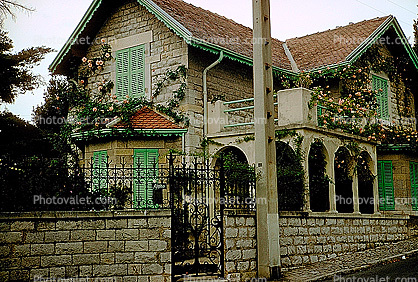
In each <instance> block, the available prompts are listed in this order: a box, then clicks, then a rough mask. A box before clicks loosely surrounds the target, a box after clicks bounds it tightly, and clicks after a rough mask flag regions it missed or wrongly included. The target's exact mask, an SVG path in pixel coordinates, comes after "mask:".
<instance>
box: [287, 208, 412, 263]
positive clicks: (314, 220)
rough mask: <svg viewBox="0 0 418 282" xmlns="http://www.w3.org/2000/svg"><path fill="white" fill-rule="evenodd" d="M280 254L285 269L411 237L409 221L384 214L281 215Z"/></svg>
mask: <svg viewBox="0 0 418 282" xmlns="http://www.w3.org/2000/svg"><path fill="white" fill-rule="evenodd" d="M279 221H280V248H281V249H280V253H281V259H282V260H281V262H282V266H283V267H284V268H291V267H297V266H301V265H302V264H308V263H315V262H318V261H323V260H327V259H330V258H335V257H337V256H338V255H339V254H342V253H348V252H357V251H362V250H365V249H368V248H373V247H376V246H377V245H379V244H380V243H384V242H391V241H399V240H404V239H407V238H409V237H410V235H411V234H410V233H409V232H408V220H407V219H405V218H398V219H396V218H394V217H391V218H384V217H365V216H361V217H357V218H356V217H352V218H351V217H350V218H349V217H341V216H340V217H334V218H333V217H330V216H324V217H309V218H306V217H305V218H304V217H300V216H290V215H287V216H286V215H281V216H280V219H279Z"/></svg>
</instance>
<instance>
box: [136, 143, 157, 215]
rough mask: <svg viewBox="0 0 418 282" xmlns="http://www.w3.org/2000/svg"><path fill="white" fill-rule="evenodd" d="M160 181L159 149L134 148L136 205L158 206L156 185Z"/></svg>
mask: <svg viewBox="0 0 418 282" xmlns="http://www.w3.org/2000/svg"><path fill="white" fill-rule="evenodd" d="M157 182H158V149H135V150H134V207H135V208H151V209H156V208H158V204H157V203H156V201H155V199H154V196H155V195H154V192H155V191H154V188H155V187H154V186H155V184H157Z"/></svg>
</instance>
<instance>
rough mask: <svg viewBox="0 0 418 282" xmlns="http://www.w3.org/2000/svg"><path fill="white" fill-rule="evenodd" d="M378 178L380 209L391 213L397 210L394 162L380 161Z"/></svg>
mask: <svg viewBox="0 0 418 282" xmlns="http://www.w3.org/2000/svg"><path fill="white" fill-rule="evenodd" d="M377 178H378V186H379V208H380V210H384V211H389V210H394V209H395V193H394V187H393V167H392V161H378V164H377Z"/></svg>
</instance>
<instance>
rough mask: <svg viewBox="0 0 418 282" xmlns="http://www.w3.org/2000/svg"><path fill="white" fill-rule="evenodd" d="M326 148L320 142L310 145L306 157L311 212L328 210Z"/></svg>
mask: <svg viewBox="0 0 418 282" xmlns="http://www.w3.org/2000/svg"><path fill="white" fill-rule="evenodd" d="M326 156H327V155H326V149H325V147H324V145H323V144H322V142H320V141H315V142H314V143H312V145H311V149H310V151H309V158H308V170H309V194H310V206H311V210H312V211H313V212H325V211H329V207H330V204H329V179H328V176H327V174H326V167H327V158H326Z"/></svg>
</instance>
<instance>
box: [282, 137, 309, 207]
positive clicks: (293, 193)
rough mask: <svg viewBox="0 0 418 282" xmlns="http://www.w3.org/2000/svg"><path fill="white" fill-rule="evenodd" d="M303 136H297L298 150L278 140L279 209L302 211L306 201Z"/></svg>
mask: <svg viewBox="0 0 418 282" xmlns="http://www.w3.org/2000/svg"><path fill="white" fill-rule="evenodd" d="M302 138H303V137H302V136H296V137H295V140H294V141H295V145H296V151H293V150H292V148H291V147H290V146H289V145H288V144H287V143H284V142H281V141H278V142H276V165H277V189H278V195H279V196H278V199H279V210H281V211H300V210H302V209H303V203H304V196H303V195H304V175H305V172H304V170H303V167H302V162H301V157H302V155H301V154H302V151H301V142H302V140H303V139H302Z"/></svg>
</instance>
